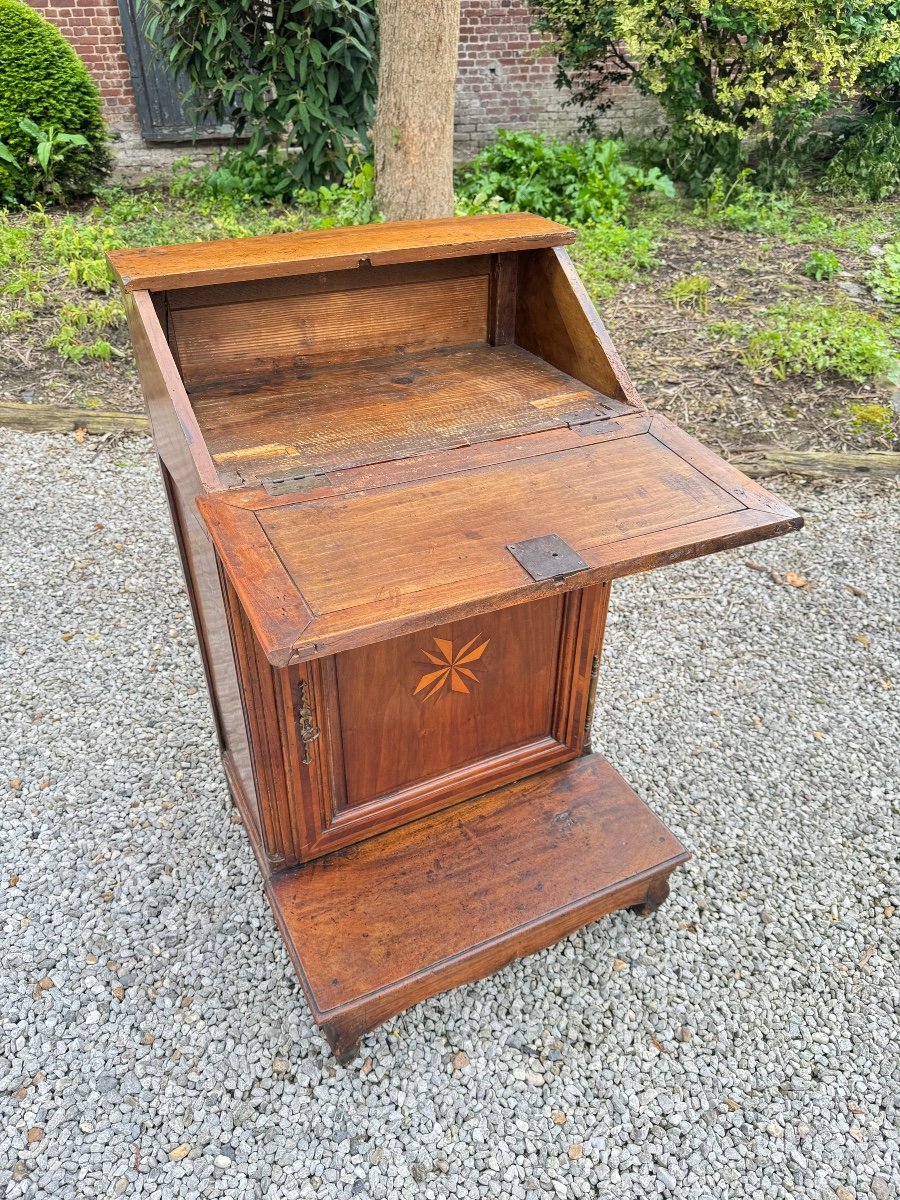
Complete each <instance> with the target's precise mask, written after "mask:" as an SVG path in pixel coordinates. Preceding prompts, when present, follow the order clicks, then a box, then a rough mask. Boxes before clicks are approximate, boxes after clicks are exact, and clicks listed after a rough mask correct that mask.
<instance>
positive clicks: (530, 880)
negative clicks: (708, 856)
mask: <svg viewBox="0 0 900 1200" xmlns="http://www.w3.org/2000/svg"><path fill="white" fill-rule="evenodd" d="M687 858H688V854H687V852H686V851H685V849H684V847H683V846H682V845H681V843H680V842H679V841H678V839H677V838H676V837H674V835H673V834H671V833H670V832H669V831H668V830H667V829H666V827H665V826H664V825H663V824H662V822H661V821H660V820H659V819H658V818H657V817H655V816H654V815H653V813H652V812H651V811H650V810H649V809H648V808H647V807H646V805H645V804H644V803H643V802H642V801H641V800H640V799H639V798H638V797H637V796H636V795H635V793H634V792H633V791H632V789H631V788H630V787H629V786H628V785H627V784H626V783H625V781H624V780H623V779H622V778H621V776H619V775H618V774H617V773H616V772H615V771H614V770H613V768H612V767H611V766H610V765H609V763H607V762H606V761H605V760H604V759H602V758H601V757H600V756H598V755H590V756H587V757H582V758H579V759H577V760H575V761H573V762H571V763H568V764H566V765H565V766H563V767H559V768H557V769H556V770H554V771H552V772H548V773H545V774H542V775H537V776H535V777H533V778H531V779H528V780H525V781H522V782H520V783H514V784H511V785H509V786H508V787H505V788H502V789H499V790H498V791H495V792H492V793H490V794H489V795H487V796H483V797H482V798H481V799H480V800H477V801H474V802H470V803H467V804H465V805H458V806H456V807H454V808H451V809H447V810H445V811H444V812H442V813H439V814H436V815H434V816H431V817H427V818H425V819H423V820H421V821H416V822H413V823H412V824H408V825H405V826H403V827H402V828H400V829H397V830H395V831H393V832H391V833H388V834H382V835H381V836H379V837H376V838H371V839H369V840H367V841H364V842H361V843H359V844H358V845H356V846H354V847H352V848H350V849H348V850H345V851H342V852H341V853H340V854H335V855H328V856H326V857H325V858H321V859H318V860H317V861H316V862H314V863H311V864H309V865H308V866H305V867H303V868H300V869H298V870H295V871H287V872H283V873H281V874H280V875H278V876H275V877H273V878H272V879H271V880H270V881H269V884H268V893H269V897H270V900H271V902H272V905H273V909H274V911H275V913H276V916H277V918H278V921H279V924H280V926H281V929H282V932H283V933H284V935H285V938H286V941H287V943H288V947H289V949H290V951H291V954H292V957H293V959H294V963H295V965H296V967H297V970H298V973H299V974H300V978H301V981H302V982H303V985H304V989H305V990H306V993H307V996H308V998H309V1001H310V1004H311V1005H312V1007H313V1012H314V1015H315V1018H316V1020H317V1021H318V1022H320V1023H322V1024H325V1025H326V1026H331V1032H332V1036H333V1044H336V1045H337V1048H338V1049H340V1048H341V1046H342V1045H343V1046H345V1047H346V1045H347V1041H348V1039H349V1041H350V1042H351V1043H352V1041H353V1040H354V1039H355V1037H357V1036H358V1035H359V1033H360V1032H362V1031H363V1030H364V1029H367V1028H373V1027H374V1026H375V1025H377V1024H378V1023H380V1022H381V1021H382V1020H385V1019H386V1018H387V1017H388V1016H390V1015H393V1014H395V1013H397V1012H400V1011H402V1009H404V1008H407V1007H408V1006H409V1005H411V1004H414V1003H417V1002H418V1001H420V1000H422V999H424V998H425V997H427V996H432V995H434V994H435V993H436V992H438V991H441V990H443V989H444V988H447V987H452V986H454V985H455V984H457V983H461V982H463V981H467V980H470V979H472V978H477V977H478V976H480V975H484V974H487V973H488V972H490V971H492V970H495V969H496V968H497V967H499V966H501V965H503V964H504V963H507V962H510V961H511V960H512V959H514V958H517V957H519V956H520V955H522V954H525V953H530V952H532V951H534V950H535V949H538V948H539V947H542V946H547V945H550V944H551V943H552V942H554V941H556V940H557V939H558V938H560V937H563V936H564V935H565V934H566V933H569V932H570V931H571V930H573V929H576V928H578V926H580V925H582V924H584V923H586V922H588V921H592V920H595V919H596V918H597V917H598V916H600V915H602V914H603V913H606V912H610V911H612V910H613V909H614V908H617V907H621V906H622V905H624V904H638V903H640V902H641V900H643V899H644V898H645V897H646V895H647V892H648V889H649V887H650V884H651V882H652V880H653V879H655V878H658V877H659V876H666V875H668V873H669V872H671V871H672V870H673V869H674V867H675V866H677V865H678V864H679V863H681V862H684V861H685V860H686V859H687Z"/></svg>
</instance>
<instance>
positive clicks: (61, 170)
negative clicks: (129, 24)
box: [0, 0, 111, 202]
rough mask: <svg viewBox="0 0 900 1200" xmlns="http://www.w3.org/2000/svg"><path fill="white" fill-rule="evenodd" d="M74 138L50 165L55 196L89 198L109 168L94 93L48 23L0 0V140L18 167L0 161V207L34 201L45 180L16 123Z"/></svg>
mask: <svg viewBox="0 0 900 1200" xmlns="http://www.w3.org/2000/svg"><path fill="white" fill-rule="evenodd" d="M23 119H24V120H25V121H26V123H27V122H29V121H31V122H34V124H35V125H37V126H38V127H40V129H41V130H45V131H46V130H50V129H52V130H54V131H55V132H56V133H57V134H60V133H65V134H70V135H80V136H81V137H83V138H84V139H85V140H86V143H87V144H86V145H69V146H68V147H66V152H65V154H64V155H62V156H61V157H60V159H59V161H58V162H56V163H55V164H54V171H53V181H54V183H55V191H56V197H57V198H59V199H71V198H73V197H76V196H79V195H88V194H90V193H91V192H92V191H93V190H94V188H95V187H96V186H97V185H98V184H99V183H100V182H101V181H102V179H103V178H104V176H105V175H106V174H107V173H108V171H109V169H110V165H111V159H110V154H109V148H108V145H107V133H106V126H105V125H104V123H103V118H102V117H101V115H100V94H99V92H98V90H97V86H96V84H95V83H94V82H93V80H92V79H91V77H90V76H89V75H88V73H87V70H86V68H85V66H84V64H83V63H82V61H81V59H80V58H79V57H78V55H77V54H76V53H75V51H74V50H73V49H72V47H71V46H70V45H69V44H68V42H67V41H66V40H65V38H64V37H63V36H62V34H61V33H59V31H58V30H57V29H55V28H54V26H53V25H51V24H50V23H49V22H48V21H46V20H44V18H43V17H42V16H40V14H38V13H36V12H35V11H34V9H32V8H29V7H28V5H27V4H23V3H21V0H0V142H2V143H3V144H4V145H5V146H6V148H7V151H8V152H9V154H10V155H12V157H14V158H15V160H16V162H17V163H18V169H17V168H16V166H14V165H13V164H12V163H11V162H9V161H8V160H6V159H0V202H2V201H3V199H4V197H5V198H6V200H7V202H9V201H27V200H31V199H33V198H34V195H35V194H36V193H37V191H38V190H39V187H40V184H41V182H42V179H43V178H46V175H45V173H44V172H42V171H41V170H40V169H39V167H38V166H37V164H36V162H35V160H34V154H35V138H34V136H33V135H32V134H30V133H28V132H26V131H25V130H24V129H22V127H21V125H20V122H21V121H22V120H23Z"/></svg>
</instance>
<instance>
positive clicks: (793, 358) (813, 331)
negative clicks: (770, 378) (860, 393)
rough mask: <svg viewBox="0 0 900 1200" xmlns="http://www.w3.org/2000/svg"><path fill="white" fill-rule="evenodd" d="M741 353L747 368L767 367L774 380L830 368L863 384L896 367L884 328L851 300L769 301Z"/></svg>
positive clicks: (763, 368)
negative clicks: (764, 313)
mask: <svg viewBox="0 0 900 1200" xmlns="http://www.w3.org/2000/svg"><path fill="white" fill-rule="evenodd" d="M741 358H742V361H743V363H744V365H745V366H746V367H747V368H748V369H749V370H751V371H755V372H760V371H766V372H769V373H770V374H772V375H774V376H775V377H776V378H778V379H786V378H787V377H788V376H789V375H822V374H824V373H825V372H827V371H834V372H835V373H836V374H837V375H842V376H843V377H844V378H845V379H853V380H855V381H856V382H858V383H864V382H865V381H866V380H870V379H877V378H880V377H885V376H888V377H889V376H892V375H894V374H895V373H896V371H897V358H896V353H895V348H894V344H893V342H892V339H891V336H890V333H889V332H888V329H887V327H886V326H885V325H884V324H883V323H882V322H881V321H879V320H878V318H877V317H875V316H872V315H871V314H870V313H866V312H863V311H862V309H860V308H858V307H857V306H856V305H855V304H851V303H850V302H849V301H848V302H846V303H840V302H835V303H833V304H821V303H818V302H809V301H791V302H788V303H784V304H776V305H773V306H772V307H771V308H770V309H768V311H767V312H766V316H765V324H764V325H763V327H762V328H761V329H758V330H757V331H756V332H755V333H753V334H752V335H751V336H750V338H749V340H748V342H747V346H746V349H745V350H744V352H743V354H742V355H741Z"/></svg>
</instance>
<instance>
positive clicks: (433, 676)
mask: <svg viewBox="0 0 900 1200" xmlns="http://www.w3.org/2000/svg"><path fill="white" fill-rule="evenodd" d="M480 636H481V635H480V634H478V635H476V636H475V637H473V638H472V639H471V641H468V642H466V644H465V645H464V646H461V647H460V648H459V650H457V651H454V649H453V643H452V642H450V641H447V639H446V638H439V637H436V638H432V641H433V642H434V644H435V645H436V646H437V648H438V650H439V651H440V657H438V655H436V654H432V653H431V651H430V650H423V651H422V653H423V654H424V655H425V657H426V658H427V659H428V661H429V662H430V663H434V665H435V666H436V667H437V668H438V669H437V670H436V671H426V672H425V674H424V675H423V676H422V678H421V679H420V680H419V684H418V687H417V688H416V690H415V691H414V692H413V695H414V696H418V694H419V692H424V691H425V689H426V688H428V689H429V690H428V691H427V692H426V694H425V695H424V696H423V697H422V699H423V700H428V699H430V697H431V696H433V695H435V693H436V692H439V691H440V690H441V688H442V687H443V686H444V684H445V683H447V681H448V680H449V681H450V690H451V692H465V693H466V694H467V695H468V693H469V687H468V685H467V684H466V680H467V679H468V680H471V682H472V683H478V676H477V675H476V674H475V672H474V671H473V670H472V669H471V667H470V666H469V665H468V664H469V663H474V662H478V660H479V659H480V658H481V656H482V655H483V654H484V652H485V650H487V648H488V644H489V642H490V640H491V639H490V638H487V639H486V640H485V641H483V642H481V643H480V644H479V645H477V646H476V645H475V643H476V642H477V641H478V639H479V637H480Z"/></svg>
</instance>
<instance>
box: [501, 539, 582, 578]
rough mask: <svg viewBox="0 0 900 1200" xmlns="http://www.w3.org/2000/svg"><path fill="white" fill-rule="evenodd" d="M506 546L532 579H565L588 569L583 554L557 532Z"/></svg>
mask: <svg viewBox="0 0 900 1200" xmlns="http://www.w3.org/2000/svg"><path fill="white" fill-rule="evenodd" d="M506 548H507V550H508V551H509V552H510V554H511V555H512V556H513V558H514V559H515V560H516V562H518V563H519V564H520V566H522V567H524V568H525V570H526V571H527V572H528V574H529V575H530V576H531V578H532V579H536V580H540V579H564V578H565V576H566V575H575V574H576V573H577V572H578V571H586V570H588V564H587V563H586V562H585V561H584V559H583V558H582V557H581V555H580V554H576V553H575V551H574V550H573V549H572V547H571V546H570V545H569V544H568V543H567V542H564V541H563V540H562V538H561V537H557V535H556V534H555V533H548V534H546V536H544V537H536V538H529V539H528V541H527V542H514V543H513V544H512V545H508V546H507V547H506Z"/></svg>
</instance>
